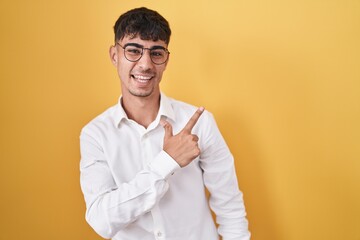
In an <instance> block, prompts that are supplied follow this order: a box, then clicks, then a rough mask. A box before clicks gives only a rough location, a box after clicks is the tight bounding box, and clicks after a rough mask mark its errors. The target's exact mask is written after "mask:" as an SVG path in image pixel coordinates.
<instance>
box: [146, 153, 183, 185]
mask: <svg viewBox="0 0 360 240" xmlns="http://www.w3.org/2000/svg"><path fill="white" fill-rule="evenodd" d="M149 167H150V169H151V170H152V171H154V172H155V173H157V174H159V175H160V176H161V177H162V178H164V179H167V178H168V177H169V176H170V175H171V174H173V173H174V172H175V171H176V170H177V169H179V168H180V165H179V164H178V163H177V162H176V161H175V160H174V159H173V158H172V157H170V155H169V154H167V153H166V152H165V151H161V152H160V153H159V154H158V155H157V156H156V158H155V159H154V160H153V161H152V162H151V163H150V164H149Z"/></svg>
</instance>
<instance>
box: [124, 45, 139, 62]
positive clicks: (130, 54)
mask: <svg viewBox="0 0 360 240" xmlns="http://www.w3.org/2000/svg"><path fill="white" fill-rule="evenodd" d="M124 50H125V57H126V59H127V60H129V61H132V62H135V61H137V60H139V59H140V58H141V55H142V51H143V50H142V48H138V47H134V46H126V47H125V49H124Z"/></svg>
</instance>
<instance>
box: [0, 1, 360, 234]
mask: <svg viewBox="0 0 360 240" xmlns="http://www.w3.org/2000/svg"><path fill="white" fill-rule="evenodd" d="M143 5H144V6H147V7H150V8H154V9H156V10H158V11H159V12H160V13H161V14H162V15H164V16H165V17H166V18H167V19H168V20H169V22H170V24H171V27H172V30H173V36H172V39H171V42H170V46H169V49H170V51H171V59H170V63H169V65H168V69H167V71H166V73H165V76H164V78H163V83H162V89H163V91H164V92H165V93H166V94H167V95H169V96H172V97H174V98H177V99H180V100H183V101H186V102H190V103H192V104H194V105H204V106H205V107H206V108H207V109H208V110H210V111H211V112H213V114H214V115H215V117H216V119H217V121H218V124H219V127H220V129H221V131H222V133H223V135H224V137H225V138H226V140H227V142H228V145H229V147H230V148H231V150H232V152H233V154H234V156H235V158H236V166H237V173H238V178H239V184H240V187H241V189H242V191H243V192H244V196H245V201H246V202H245V203H246V207H247V211H248V218H249V220H250V230H251V232H252V234H253V238H252V239H253V240H304V239H308V240H309V239H311V240H339V239H346V240H360V47H359V46H360V1H359V0H326V1H325V0H323V1H320V0H319V1H317V0H315V1H311V0H305V1H281V0H275V1H265V0H244V1H237V0H233V1H214V0H209V1H194V0H192V1H190V0H184V1H175V0H172V1H169V0H157V1H155V0H154V1H130V0H128V1H120V0H118V1H92V0H90V1H82V0H80V1H70V0H62V1H59V0H53V1H41V0H32V1H24V0H13V1H5V0H2V1H1V2H0V31H1V33H0V34H1V38H0V43H1V44H0V56H1V62H0V63H1V65H0V67H1V68H0V79H1V81H0V93H1V95H0V100H1V105H0V106H1V112H0V114H1V120H0V130H1V132H0V150H1V152H0V153H1V162H0V194H1V195H0V239H1V240H2V239H4V240H7V239H52V240H65V239H66V240H72V239H74V240H80V239H86V240H95V239H100V237H98V236H97V235H96V234H95V233H94V232H93V231H92V229H91V228H90V227H89V226H88V225H87V224H86V222H85V220H84V213H85V204H84V201H83V197H82V194H81V191H80V187H79V170H78V167H79V139H78V136H79V133H80V129H81V128H82V127H83V126H84V125H85V124H86V123H87V122H88V121H89V120H91V119H92V118H93V117H95V116H96V115H98V114H99V113H101V112H102V111H103V110H105V109H106V108H107V107H109V106H111V105H113V104H115V103H116V101H117V98H118V96H119V93H120V84H119V80H118V78H117V74H116V72H115V69H114V68H113V66H112V65H111V63H110V61H109V59H108V48H109V46H110V45H111V44H112V43H113V32H112V26H113V24H114V22H115V20H116V19H117V17H118V16H119V15H120V13H122V12H124V11H125V10H128V9H130V8H134V7H138V6H143ZM184 240H185V239H184Z"/></svg>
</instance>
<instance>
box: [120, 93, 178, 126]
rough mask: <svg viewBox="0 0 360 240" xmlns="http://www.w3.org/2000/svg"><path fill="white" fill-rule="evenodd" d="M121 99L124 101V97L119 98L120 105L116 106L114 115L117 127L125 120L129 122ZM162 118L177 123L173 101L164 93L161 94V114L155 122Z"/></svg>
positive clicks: (159, 113)
mask: <svg viewBox="0 0 360 240" xmlns="http://www.w3.org/2000/svg"><path fill="white" fill-rule="evenodd" d="M121 99H122V96H120V97H119V100H118V103H117V105H116V108H115V111H114V114H113V120H114V123H115V125H116V126H119V125H120V124H121V122H122V120H123V119H127V120H128V116H127V115H126V112H125V110H124V108H123V107H122V105H121ZM162 116H164V117H166V118H169V119H171V120H172V121H175V113H174V109H173V107H172V105H171V100H170V99H169V98H168V97H167V96H166V95H165V94H164V93H161V94H160V108H159V112H158V114H157V117H156V119H155V121H156V120H158V119H159V118H160V117H162Z"/></svg>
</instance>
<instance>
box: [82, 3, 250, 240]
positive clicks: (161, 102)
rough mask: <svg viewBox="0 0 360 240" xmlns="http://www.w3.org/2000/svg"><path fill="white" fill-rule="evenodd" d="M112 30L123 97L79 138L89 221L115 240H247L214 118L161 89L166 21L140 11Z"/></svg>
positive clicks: (234, 181)
mask: <svg viewBox="0 0 360 240" xmlns="http://www.w3.org/2000/svg"><path fill="white" fill-rule="evenodd" d="M114 32H115V44H114V45H113V46H111V47H110V51H109V53H110V59H111V62H112V63H113V65H114V66H115V67H116V69H117V72H118V75H119V78H120V80H121V88H122V96H121V97H120V99H119V102H118V104H117V105H115V106H113V107H111V108H109V109H108V110H106V111H105V112H104V113H102V114H100V115H99V116H98V117H97V118H95V119H94V120H92V121H91V122H90V123H89V124H87V125H86V126H85V127H84V128H83V130H82V132H81V136H80V145H81V163H80V170H81V187H82V191H83V193H84V197H85V201H86V208H87V210H86V220H87V221H88V223H89V224H90V225H91V226H92V227H93V229H94V230H95V231H96V232H97V233H98V234H99V235H101V236H102V237H104V238H112V239H114V240H136V239H139V240H140V239H141V240H154V239H169V240H215V239H219V235H220V236H222V238H223V239H224V240H228V239H237V240H247V239H249V238H250V233H249V231H248V224H247V220H246V213H245V208H244V204H243V199H242V193H241V192H240V191H239V189H238V184H237V179H236V174H235V169H234V161H233V158H232V155H231V153H230V152H229V149H228V147H227V146H226V144H225V142H224V140H223V138H222V136H221V134H220V132H219V130H218V128H217V126H216V123H215V121H214V119H213V117H212V115H211V114H210V113H209V112H207V111H205V110H204V108H202V107H200V108H198V109H196V108H195V107H193V106H191V105H188V104H186V103H183V102H180V101H176V100H174V99H171V98H168V97H167V96H165V94H163V93H161V91H160V87H159V83H160V81H161V79H162V74H163V72H164V71H165V69H166V66H167V63H168V59H169V55H170V53H169V51H168V44H169V40H170V35H171V31H170V28H169V24H168V22H167V21H166V20H165V19H164V18H163V17H162V16H161V15H159V14H158V13H157V12H155V11H152V10H149V9H147V8H138V9H133V10H131V11H129V12H126V13H125V14H123V15H122V16H120V18H119V19H118V20H117V22H116V24H115V26H114ZM205 187H206V188H207V189H208V191H209V193H210V198H209V201H208V200H207V197H206V193H205ZM208 202H209V204H210V207H211V209H212V210H213V211H214V213H215V214H216V221H217V223H218V225H219V227H218V229H216V226H215V224H214V222H213V220H212V215H211V211H210V209H209V204H208Z"/></svg>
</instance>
